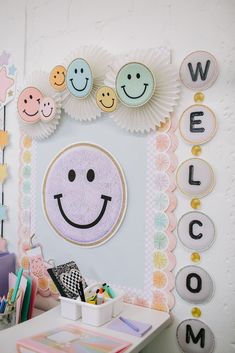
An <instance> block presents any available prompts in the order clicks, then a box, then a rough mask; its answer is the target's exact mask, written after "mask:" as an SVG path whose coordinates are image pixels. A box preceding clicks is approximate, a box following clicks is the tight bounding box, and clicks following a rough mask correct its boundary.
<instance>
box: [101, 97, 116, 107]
mask: <svg viewBox="0 0 235 353" xmlns="http://www.w3.org/2000/svg"><path fill="white" fill-rule="evenodd" d="M100 103H101V104H102V105H103V107H105V108H107V109H110V108H112V107H113V106H114V98H112V104H111V105H105V104H104V103H103V102H102V100H100Z"/></svg>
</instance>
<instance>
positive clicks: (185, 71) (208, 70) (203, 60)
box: [179, 51, 218, 91]
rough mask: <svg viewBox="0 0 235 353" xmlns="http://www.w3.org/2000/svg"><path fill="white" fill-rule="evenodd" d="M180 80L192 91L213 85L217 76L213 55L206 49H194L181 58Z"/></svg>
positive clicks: (216, 66)
mask: <svg viewBox="0 0 235 353" xmlns="http://www.w3.org/2000/svg"><path fill="white" fill-rule="evenodd" d="M179 75H180V80H181V82H182V83H183V85H185V86H186V87H187V88H190V89H191V90H193V91H199V90H205V89H207V88H209V87H211V86H212V85H213V83H214V82H215V80H216V79H217V76H218V64H217V61H216V59H215V57H214V56H213V55H212V54H210V53H208V52H206V51H195V52H193V53H191V54H189V55H188V56H186V58H185V59H184V60H183V62H182V64H181V66H180V72H179Z"/></svg>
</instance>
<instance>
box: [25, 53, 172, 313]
mask: <svg viewBox="0 0 235 353" xmlns="http://www.w3.org/2000/svg"><path fill="white" fill-rule="evenodd" d="M167 60H168V61H169V52H168V59H167ZM175 129H176V118H175V117H174V115H173V114H172V115H171V117H170V118H169V119H166V120H165V122H164V123H162V124H160V126H159V127H158V128H157V129H156V130H155V131H152V132H149V133H134V134H133V133H129V132H127V131H124V130H122V129H120V128H118V127H117V126H116V125H115V124H113V122H112V120H111V119H110V117H109V114H105V115H103V114H102V115H101V117H100V118H98V119H96V120H94V121H92V122H91V121H88V122H78V121H76V120H75V119H71V117H70V116H69V114H67V113H66V112H65V111H62V113H61V119H60V123H59V126H58V127H57V130H56V132H55V133H54V134H53V135H52V136H51V137H50V138H48V139H45V140H43V141H35V140H33V139H31V138H30V137H29V136H27V134H26V133H25V132H22V136H21V153H20V165H21V170H20V171H21V179H20V202H21V205H22V208H21V211H20V212H21V215H20V217H21V218H20V219H21V225H20V241H19V251H20V257H21V261H22V262H24V259H25V246H26V247H27V243H28V242H29V237H30V236H31V235H32V234H34V233H35V234H36V236H35V239H34V240H35V241H36V242H38V243H39V244H40V245H41V247H42V249H43V257H44V260H45V261H46V262H52V263H54V264H55V265H59V264H62V263H65V262H68V261H71V260H74V261H75V262H76V263H77V265H78V267H79V269H80V270H81V273H82V275H83V276H84V277H85V278H86V280H87V281H88V282H93V281H102V282H107V283H109V284H110V285H112V286H114V288H117V289H122V290H123V291H124V293H125V301H126V302H129V303H133V304H138V305H143V306H148V307H152V308H156V309H159V310H163V311H169V310H170V309H171V308H172V307H173V305H174V297H173V295H172V293H171V291H172V289H173V287H174V278H173V274H172V270H173V268H174V266H175V258H174V255H173V254H172V250H173V249H174V247H175V244H176V241H175V236H174V234H173V231H174V229H175V227H176V220H175V217H174V209H175V207H176V199H175V196H174V189H175V176H174V172H175V169H176V167H177V159H176V157H175V153H174V152H175V149H176V146H177V139H176V137H175V134H174V131H175ZM76 144H92V145H96V146H99V147H100V148H102V149H104V150H106V151H108V153H110V155H112V156H113V158H114V159H115V160H116V161H117V163H118V164H119V165H120V167H121V169H122V171H123V174H124V178H125V184H126V199H127V202H126V212H125V215H124V216H123V221H122V222H121V225H120V226H119V227H118V229H117V231H116V232H115V234H114V235H113V236H112V237H110V238H109V239H107V241H105V242H103V243H102V244H101V245H100V244H99V246H93V247H89V246H88V247H83V246H79V245H77V244H74V242H73V241H68V240H67V239H65V238H63V237H61V236H60V235H58V234H57V232H56V231H55V229H53V227H52V226H51V224H50V223H49V222H48V219H47V215H46V213H45V209H44V207H43V188H44V178H45V175H46V174H47V171H48V167H49V165H50V164H51V163H53V160H54V159H55V157H56V156H57V155H58V154H60V153H61V151H64V150H66V149H67V148H69V147H68V146H74V145H76Z"/></svg>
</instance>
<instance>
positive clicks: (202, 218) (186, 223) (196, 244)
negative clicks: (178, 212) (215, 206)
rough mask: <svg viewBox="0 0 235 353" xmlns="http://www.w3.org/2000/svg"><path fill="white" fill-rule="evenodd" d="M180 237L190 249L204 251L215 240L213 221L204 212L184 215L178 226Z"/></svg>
mask: <svg viewBox="0 0 235 353" xmlns="http://www.w3.org/2000/svg"><path fill="white" fill-rule="evenodd" d="M177 232H178V237H179V240H180V241H181V243H182V244H183V245H184V246H186V247H187V248H188V249H192V250H196V251H204V250H206V249H208V248H209V247H210V246H211V245H212V244H213V242H214V239H215V227H214V224H213V222H212V220H211V219H210V218H209V217H208V216H206V215H205V214H204V213H202V212H197V211H193V212H188V213H186V214H184V215H183V216H182V217H181V218H180V220H179V222H178V226H177Z"/></svg>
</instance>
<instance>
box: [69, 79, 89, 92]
mask: <svg viewBox="0 0 235 353" xmlns="http://www.w3.org/2000/svg"><path fill="white" fill-rule="evenodd" d="M88 81H89V78H88V77H86V83H85V86H84V87H83V88H81V89H79V88H77V87H75V86H74V83H73V78H71V79H70V82H71V84H72V86H73V88H74V89H75V90H76V91H77V92H82V91H84V90H85V89H86V88H87V84H88Z"/></svg>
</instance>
